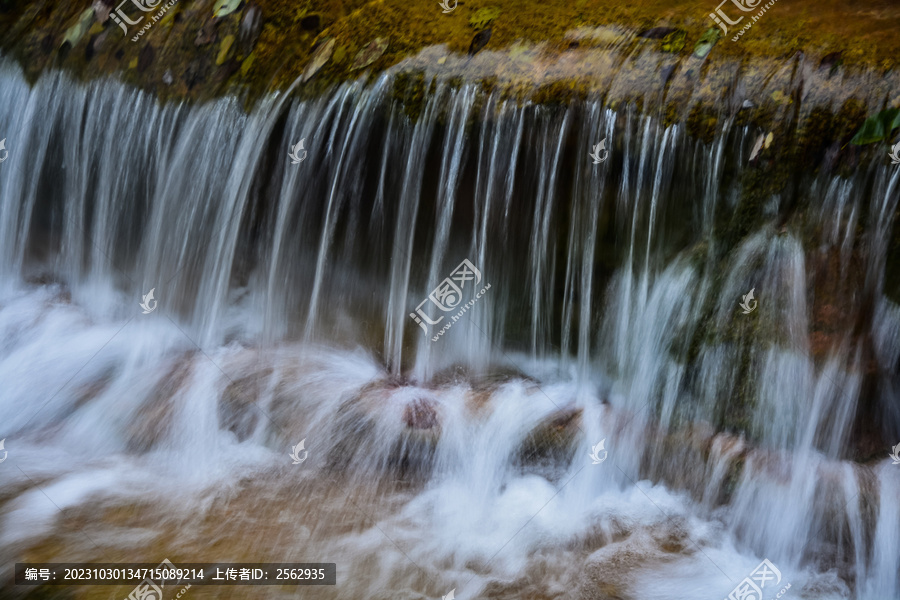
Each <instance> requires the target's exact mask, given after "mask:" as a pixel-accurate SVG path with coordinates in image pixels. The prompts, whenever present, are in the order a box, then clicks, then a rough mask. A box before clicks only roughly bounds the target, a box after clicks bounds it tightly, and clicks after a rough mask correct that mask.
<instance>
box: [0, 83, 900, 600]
mask: <svg viewBox="0 0 900 600" xmlns="http://www.w3.org/2000/svg"><path fill="white" fill-rule="evenodd" d="M394 77H395V75H394V74H392V73H387V74H384V75H382V76H381V77H380V78H379V79H377V80H374V81H373V82H371V83H369V84H364V83H362V82H355V83H348V84H345V85H342V86H340V87H338V88H336V89H334V90H333V92H332V93H330V94H329V95H327V96H326V97H323V98H321V99H319V100H315V101H299V100H296V99H293V98H292V97H291V96H290V95H289V94H281V95H275V96H272V97H270V98H268V99H266V100H264V101H262V102H261V103H260V105H258V106H257V107H256V108H254V109H253V110H252V111H251V112H250V113H249V114H248V113H246V112H244V111H243V109H242V107H241V105H240V103H239V102H237V101H236V100H231V99H223V100H220V101H217V102H215V103H210V104H206V105H202V106H189V105H180V104H167V105H160V104H159V103H158V102H156V101H155V99H154V98H153V97H152V96H150V95H148V94H145V93H143V92H139V91H136V90H134V89H132V88H129V87H127V86H124V85H122V84H120V83H117V82H112V81H102V82H93V83H90V84H83V83H76V82H74V81H72V80H70V79H69V78H68V77H67V76H65V75H60V74H48V75H45V76H44V77H42V78H41V79H40V80H39V81H38V82H37V83H36V84H35V85H34V86H33V87H31V86H29V85H28V84H27V83H26V82H25V81H24V80H23V78H22V76H21V74H20V73H19V72H18V71H17V70H16V69H15V68H13V67H9V66H6V67H4V68H3V69H2V71H0V80H2V83H0V126H2V128H3V129H2V131H0V137H5V138H6V139H7V143H6V146H7V148H8V150H9V158H8V159H7V160H6V161H5V162H3V163H2V164H0V382H2V386H0V423H2V425H0V437H4V438H5V441H6V450H7V451H8V453H9V457H8V460H7V461H5V462H4V463H3V464H0V478H2V481H3V486H2V490H3V491H2V492H0V501H2V507H3V508H2V515H0V517H2V530H0V556H2V562H3V567H2V571H3V573H2V575H3V578H4V581H9V577H10V573H11V565H12V563H13V562H15V561H17V560H18V561H22V560H23V557H25V556H27V557H30V558H31V559H42V560H56V561H59V562H62V561H71V562H74V561H85V562H86V561H98V562H114V561H132V562H153V561H158V560H161V559H162V558H163V557H164V556H167V557H168V558H170V559H171V560H173V562H176V563H178V562H212V561H238V560H244V561H252V562H263V561H271V562H278V561H297V562H299V561H310V562H335V563H336V564H337V570H338V585H337V586H335V587H333V588H312V587H308V588H300V592H299V593H300V594H301V595H300V597H309V598H363V597H365V598H438V597H441V596H442V595H444V594H447V593H448V592H449V591H450V590H451V589H454V588H455V590H456V591H455V593H456V597H457V598H476V597H485V598H584V599H589V598H596V599H603V598H610V599H611V598H620V599H630V598H640V599H641V600H653V599H659V600H663V599H665V600H672V599H688V598H690V599H695V598H709V599H711V600H712V599H721V598H725V597H726V596H728V594H729V592H730V591H731V590H732V589H733V588H735V586H736V585H737V584H738V583H739V582H740V581H741V580H742V579H744V578H745V577H747V576H748V575H749V574H750V573H751V571H752V570H753V569H754V568H755V567H756V566H757V565H758V564H759V563H760V562H761V561H762V559H764V558H767V559H769V560H770V561H771V562H772V563H773V564H775V565H777V567H778V568H779V570H780V571H781V574H782V580H781V582H780V585H779V586H778V587H776V588H774V589H772V590H771V593H769V590H770V588H771V584H770V586H767V587H766V590H765V592H766V594H765V598H766V600H768V598H769V597H771V598H774V597H775V595H776V593H778V592H779V589H780V588H782V587H784V585H786V584H787V583H790V584H791V586H790V589H789V590H788V592H787V595H788V596H789V597H796V598H817V599H826V598H854V599H860V600H862V599H865V600H887V599H891V598H900V575H898V572H900V504H898V502H897V499H898V497H900V467H898V466H896V465H892V464H891V461H890V459H888V458H887V453H888V450H889V448H888V444H887V443H884V444H882V445H878V444H881V443H882V442H890V444H893V443H897V442H900V439H896V440H895V439H891V437H892V436H893V437H897V435H898V432H900V408H898V406H900V403H898V394H900V379H898V376H897V364H898V360H900V307H898V306H897V305H896V304H894V303H892V302H891V301H889V300H888V299H886V298H885V297H884V295H883V293H882V289H883V280H884V272H885V261H886V260H887V256H888V246H889V239H890V235H891V226H890V223H891V216H892V215H893V214H894V213H895V211H896V209H897V198H898V191H900V190H898V186H900V169H897V168H891V167H889V166H888V165H885V164H881V162H879V163H878V164H866V163H862V164H861V165H860V166H859V168H857V169H856V170H855V171H854V172H852V173H850V174H848V173H842V174H837V173H835V172H832V171H831V170H830V169H829V168H827V167H825V166H822V167H821V168H815V169H814V168H812V167H811V168H810V169H809V171H808V172H801V173H795V174H793V177H794V178H795V179H796V185H794V186H793V188H794V189H795V191H794V192H793V193H792V194H791V197H788V196H787V195H786V194H785V195H781V194H770V195H768V196H766V197H764V198H761V199H759V201H758V203H757V204H756V205H754V206H753V207H751V209H747V203H748V200H747V199H746V198H744V197H743V196H742V191H741V189H742V188H741V181H744V180H746V178H747V177H753V176H755V175H754V173H758V172H759V171H758V170H757V171H754V168H756V169H759V168H760V167H754V166H748V160H749V155H750V150H751V148H752V146H753V144H754V141H755V140H756V138H757V136H758V135H759V132H758V131H757V130H755V129H754V128H752V127H750V126H746V125H737V124H736V123H737V121H736V120H735V119H734V118H733V117H734V115H722V118H721V119H720V120H719V125H718V126H717V129H716V131H715V134H714V136H713V139H712V141H711V142H703V141H699V140H697V139H695V138H693V137H691V136H689V135H688V134H687V132H686V130H685V126H684V125H680V124H673V125H669V126H664V125H663V124H662V122H661V121H660V120H658V119H656V118H654V117H653V116H647V115H646V114H641V113H639V112H637V111H636V110H635V108H634V107H633V106H631V105H626V106H621V107H619V108H618V109H617V110H612V109H610V108H608V107H606V106H605V105H604V104H603V103H602V102H601V101H600V99H594V100H589V101H586V102H576V103H573V104H572V105H570V106H568V107H566V108H562V107H555V108H554V107H548V106H539V105H532V104H529V103H527V102H524V103H517V102H515V101H513V100H506V99H504V98H502V97H500V96H499V95H497V94H492V93H489V92H485V91H483V90H482V89H481V87H480V86H476V85H465V84H464V85H459V84H455V85H453V84H451V83H449V82H446V81H440V80H438V81H435V83H434V86H433V88H432V89H431V91H430V92H429V94H428V95H427V97H426V99H425V100H424V101H423V102H422V103H421V105H420V106H417V107H413V108H411V106H410V104H409V103H406V104H404V103H403V102H400V101H399V100H398V98H397V91H396V90H397V86H396V85H395V79H394ZM604 138H605V139H606V146H607V149H608V150H609V155H608V159H607V160H605V161H604V162H602V163H600V164H594V163H593V161H592V160H591V159H590V157H589V156H588V153H589V151H590V149H591V147H592V146H593V145H594V144H596V143H598V142H599V140H601V139H604ZM301 139H303V140H304V142H305V143H304V148H305V149H306V151H307V152H308V154H307V156H306V158H305V159H304V160H303V161H302V162H300V164H293V163H292V162H291V160H290V159H289V157H288V149H289V147H290V146H292V145H294V144H296V143H297V142H298V141H299V140H301ZM765 176H766V175H763V177H765ZM754 211H755V212H754ZM463 260H468V261H469V262H470V264H471V266H473V267H475V269H477V271H478V275H479V277H477V281H476V282H469V283H470V284H471V283H474V284H475V290H478V289H484V288H486V291H485V292H484V293H483V294H481V295H480V296H479V297H478V299H477V301H475V302H470V304H469V308H468V310H467V311H466V312H465V313H463V314H462V316H461V317H460V318H459V319H458V320H456V321H453V320H452V319H451V315H457V314H458V310H459V309H453V310H452V311H450V312H446V313H443V312H441V311H440V310H439V309H437V308H436V305H435V304H434V303H432V302H430V301H428V302H426V303H425V305H423V306H424V307H425V308H424V309H423V310H424V311H425V313H426V314H427V315H429V317H430V318H432V319H437V317H438V316H439V315H443V316H444V319H443V321H442V322H441V323H439V324H438V325H435V326H433V327H430V328H429V329H428V333H427V334H426V333H423V331H422V328H420V326H419V325H418V324H417V323H416V321H415V320H414V319H413V318H411V316H410V313H413V314H415V311H416V308H417V307H418V306H419V305H420V303H421V302H422V301H423V300H426V299H427V298H428V297H429V294H430V293H431V292H432V290H434V289H435V288H436V287H437V286H438V284H440V283H441V281H442V280H444V278H445V277H448V276H449V275H450V274H451V272H454V270H455V269H456V268H457V266H458V265H460V264H461V263H462V262H463ZM488 286H489V287H488ZM151 289H153V290H154V297H153V301H151V302H150V304H149V306H150V307H152V306H154V305H153V302H154V301H155V302H158V306H157V307H156V308H155V309H154V310H153V311H152V312H149V313H148V314H144V312H145V311H143V310H142V307H141V306H140V303H141V301H142V298H143V297H144V296H145V295H146V294H147V293H148V292H149V291H150V290H151ZM470 289H471V286H470V287H464V289H463V291H462V294H463V296H464V297H463V298H462V299H463V300H464V301H469V300H470V299H474V298H475V296H474V295H470V291H469V290H470ZM751 289H754V292H755V299H756V300H757V301H758V307H757V308H756V309H755V310H754V311H753V312H751V313H750V314H743V313H742V311H741V310H740V309H739V307H738V304H739V302H741V298H742V296H744V295H745V294H747V293H748V292H749V291H750V290H751ZM475 290H472V292H471V294H474V291H475ZM445 300H446V297H445ZM448 302H451V303H452V301H450V300H448ZM461 307H462V305H460V309H461ZM448 322H449V323H452V327H451V328H450V329H447V330H446V331H445V332H444V333H443V334H442V335H440V336H437V333H438V331H440V329H441V328H442V327H444V325H445V323H448ZM434 336H437V338H436V341H432V339H433V337H434ZM301 439H302V440H304V442H305V448H306V450H307V451H308V459H307V460H305V461H303V462H302V463H301V464H300V465H293V464H291V463H292V461H291V458H290V457H289V456H288V454H289V452H290V449H291V447H292V446H294V445H296V444H297V443H298V442H299V441H300V440H301ZM873 439H875V440H878V444H876V447H874V448H868V451H864V450H865V448H866V443H867V442H869V441H870V440H873ZM601 440H603V441H604V448H603V450H598V451H597V452H594V448H595V446H596V445H597V444H598V443H599V442H600V441H601ZM592 452H593V453H594V454H595V456H598V457H599V458H603V457H604V456H606V458H604V459H603V460H602V461H600V462H599V464H594V463H595V461H594V460H592V459H591V454H592ZM117 510H118V511H119V512H116V511H117ZM116 515H119V516H116ZM122 515H126V516H122ZM4 585H5V584H4ZM28 589H29V590H30V589H33V588H28ZM86 589H87V588H84V589H81V588H79V590H78V591H74V592H72V594H76V595H72V596H66V597H73V598H75V597H97V598H99V597H104V598H108V597H112V596H111V595H110V594H112V593H113V592H111V591H109V590H110V589H111V588H108V589H104V590H101V591H100V592H96V594H97V595H95V596H79V595H77V594H87V593H88V592H87V591H84V590H86ZM214 589H215V588H201V587H194V588H192V589H191V590H190V593H191V594H192V595H193V596H194V597H197V598H205V597H216V596H215V592H213V591H211V590H214ZM229 590H230V591H229V594H231V593H232V592H233V595H235V597H253V598H258V597H281V596H285V597H287V596H291V597H296V594H297V593H298V592H296V591H291V590H290V589H288V588H252V589H251V592H252V594H253V595H251V596H241V595H239V594H241V593H245V594H248V593H251V592H245V591H243V588H229ZM27 592H28V590H26V589H22V588H19V589H16V590H13V589H12V588H11V587H7V588H6V591H5V592H4V593H5V594H8V595H9V596H10V597H26V596H27ZM127 592H128V590H127V589H120V590H117V591H116V592H115V593H118V594H119V595H118V596H116V597H124V596H125V595H126V594H127ZM42 597H44V596H42Z"/></svg>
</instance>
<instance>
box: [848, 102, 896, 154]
mask: <svg viewBox="0 0 900 600" xmlns="http://www.w3.org/2000/svg"><path fill="white" fill-rule="evenodd" d="M897 127H900V108H887V109H885V110H883V111H881V112H880V113H878V114H877V115H873V116H871V117H869V118H868V119H866V122H865V123H863V125H862V127H860V128H859V131H857V132H856V135H854V136H853V139H852V140H850V143H851V144H853V145H855V146H864V145H865V144H874V143H875V142H880V141H882V140H885V139H887V138H889V137H890V136H891V132H892V131H893V130H894V129H895V128H897Z"/></svg>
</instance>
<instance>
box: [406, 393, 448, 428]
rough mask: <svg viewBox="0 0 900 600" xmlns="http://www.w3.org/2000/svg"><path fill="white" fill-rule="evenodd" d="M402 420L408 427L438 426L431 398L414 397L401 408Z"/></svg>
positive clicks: (436, 414)
mask: <svg viewBox="0 0 900 600" xmlns="http://www.w3.org/2000/svg"><path fill="white" fill-rule="evenodd" d="M403 422H404V423H405V424H406V426H407V427H409V428H410V429H434V428H436V427H437V426H438V424H439V423H438V413H437V411H436V410H435V408H434V402H433V401H431V400H426V399H424V398H422V399H416V400H413V401H412V402H410V403H409V404H407V405H406V407H405V408H404V409H403Z"/></svg>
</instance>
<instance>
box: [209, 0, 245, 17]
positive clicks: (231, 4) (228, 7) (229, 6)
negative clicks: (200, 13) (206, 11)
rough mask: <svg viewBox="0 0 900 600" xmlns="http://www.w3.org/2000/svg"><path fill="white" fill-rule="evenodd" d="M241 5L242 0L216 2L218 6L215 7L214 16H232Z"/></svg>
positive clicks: (217, 0)
mask: <svg viewBox="0 0 900 600" xmlns="http://www.w3.org/2000/svg"><path fill="white" fill-rule="evenodd" d="M240 5H241V0H216V5H215V6H213V16H214V17H224V16H225V15H230V14H231V13H233V12H234V11H236V10H237V7H238V6H240Z"/></svg>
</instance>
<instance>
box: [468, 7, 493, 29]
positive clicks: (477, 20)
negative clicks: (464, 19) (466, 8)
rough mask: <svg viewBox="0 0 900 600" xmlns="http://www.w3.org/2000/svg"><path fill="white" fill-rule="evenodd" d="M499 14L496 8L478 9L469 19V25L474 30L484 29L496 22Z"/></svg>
mask: <svg viewBox="0 0 900 600" xmlns="http://www.w3.org/2000/svg"><path fill="white" fill-rule="evenodd" d="M500 12H501V10H500V9H499V8H497V7H496V6H486V7H484V8H480V9H478V10H476V11H475V14H473V15H472V16H471V17H469V25H470V26H471V27H473V28H475V29H479V30H480V29H485V28H486V27H488V26H489V25H490V24H491V23H493V22H494V21H496V20H497V17H499V16H500Z"/></svg>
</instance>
